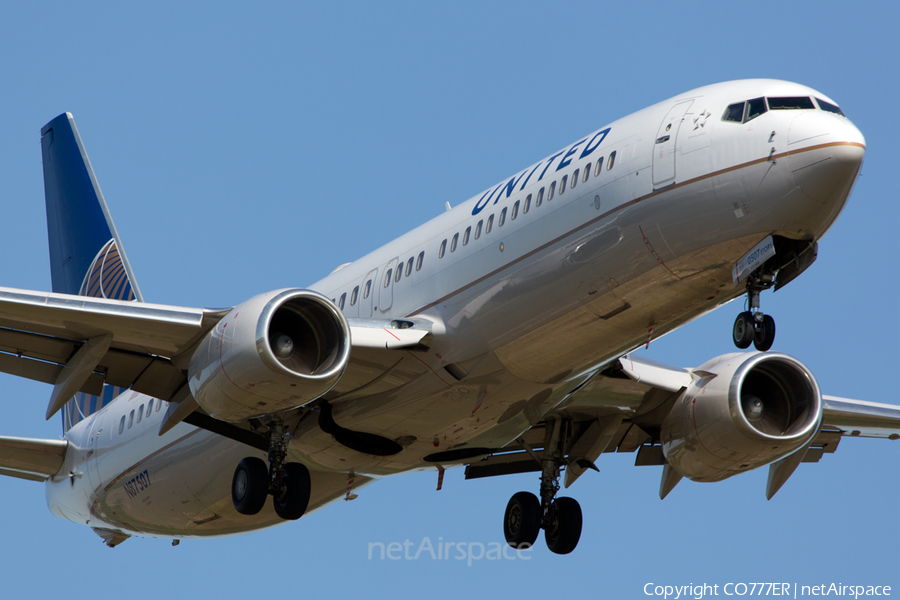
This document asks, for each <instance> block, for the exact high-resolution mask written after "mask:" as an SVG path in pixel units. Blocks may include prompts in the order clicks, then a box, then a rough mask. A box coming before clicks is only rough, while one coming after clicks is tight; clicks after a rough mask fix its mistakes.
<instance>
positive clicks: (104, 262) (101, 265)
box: [78, 239, 134, 302]
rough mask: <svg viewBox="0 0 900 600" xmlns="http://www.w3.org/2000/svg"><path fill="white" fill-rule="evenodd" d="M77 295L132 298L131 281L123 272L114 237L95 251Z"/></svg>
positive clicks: (116, 298) (123, 267)
mask: <svg viewBox="0 0 900 600" xmlns="http://www.w3.org/2000/svg"><path fill="white" fill-rule="evenodd" d="M78 295H79V296H90V297H93V298H110V299H112V300H126V301H129V302H130V301H132V300H134V291H133V290H132V289H131V281H129V279H128V274H127V273H126V272H125V265H124V264H123V263H122V258H121V256H119V248H118V246H117V245H116V240H115V239H112V240H109V241H108V242H106V244H105V245H104V246H103V248H101V249H100V252H98V253H97V256H96V258H94V262H93V263H91V268H90V269H89V270H88V272H87V275H85V277H84V283H82V284H81V290H80V291H79V292H78Z"/></svg>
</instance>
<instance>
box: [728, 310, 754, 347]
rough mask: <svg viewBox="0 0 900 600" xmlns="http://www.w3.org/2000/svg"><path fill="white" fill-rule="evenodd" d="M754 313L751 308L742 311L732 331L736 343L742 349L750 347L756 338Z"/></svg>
mask: <svg viewBox="0 0 900 600" xmlns="http://www.w3.org/2000/svg"><path fill="white" fill-rule="evenodd" d="M753 332H754V327H753V313H751V312H750V311H749V310H748V311H746V312H742V313H741V314H739V315H738V316H737V319H735V320H734V330H733V331H732V335H733V339H734V345H735V346H737V347H738V348H740V349H742V350H743V349H744V348H749V347H750V344H752V343H753V339H754V333H753Z"/></svg>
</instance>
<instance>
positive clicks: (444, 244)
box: [438, 240, 447, 258]
mask: <svg viewBox="0 0 900 600" xmlns="http://www.w3.org/2000/svg"><path fill="white" fill-rule="evenodd" d="M446 251H447V240H444V241H443V242H441V248H440V250H438V258H444V253H445V252H446Z"/></svg>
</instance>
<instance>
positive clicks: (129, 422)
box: [128, 411, 134, 429]
mask: <svg viewBox="0 0 900 600" xmlns="http://www.w3.org/2000/svg"><path fill="white" fill-rule="evenodd" d="M133 424H134V411H131V414H130V415H128V429H131V426H132V425H133Z"/></svg>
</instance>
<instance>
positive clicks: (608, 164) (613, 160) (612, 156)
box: [606, 150, 616, 171]
mask: <svg viewBox="0 0 900 600" xmlns="http://www.w3.org/2000/svg"><path fill="white" fill-rule="evenodd" d="M614 164H616V151H615V150H613V151H612V152H610V153H609V160H608V161H607V162H606V170H607V171H611V170H612V168H613V165H614Z"/></svg>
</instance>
